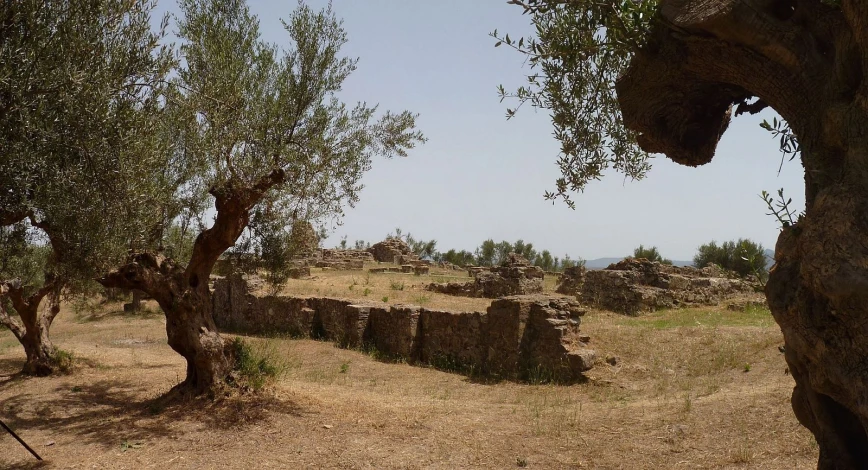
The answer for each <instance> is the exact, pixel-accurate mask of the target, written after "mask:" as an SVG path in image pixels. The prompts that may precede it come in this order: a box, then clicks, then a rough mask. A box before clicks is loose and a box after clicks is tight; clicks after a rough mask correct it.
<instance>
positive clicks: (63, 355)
mask: <svg viewBox="0 0 868 470" xmlns="http://www.w3.org/2000/svg"><path fill="white" fill-rule="evenodd" d="M52 360H53V361H54V365H55V366H56V367H57V371H58V372H60V373H61V374H71V373H72V369H73V366H74V365H75V356H74V355H73V354H72V353H71V352H69V351H65V350H63V349H55V350H54V357H52Z"/></svg>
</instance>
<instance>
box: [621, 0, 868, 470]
mask: <svg viewBox="0 0 868 470" xmlns="http://www.w3.org/2000/svg"><path fill="white" fill-rule="evenodd" d="M660 12H661V13H660V14H661V16H662V18H661V21H660V23H659V24H657V25H656V26H655V27H654V31H653V32H652V34H651V36H650V38H649V43H648V44H647V45H646V46H644V47H643V48H642V49H641V50H639V51H637V53H636V55H635V56H634V58H633V60H632V61H631V64H630V67H629V68H628V70H627V71H626V73H625V74H624V75H623V77H622V78H621V79H620V80H619V82H618V84H617V90H618V99H619V102H620V105H621V109H622V112H623V116H624V123H625V125H626V126H627V127H629V128H630V129H632V130H634V131H636V132H637V135H638V137H637V140H638V142H639V144H640V145H641V146H642V147H643V148H644V149H645V150H646V151H649V152H660V153H665V154H666V155H667V156H668V157H669V158H671V159H673V160H674V161H676V162H678V163H682V164H686V165H691V166H696V165H702V164H705V163H707V162H709V161H711V159H712V158H713V157H714V154H715V151H716V149H717V144H718V141H719V139H720V137H721V136H722V134H723V132H724V131H725V130H726V128H727V126H728V124H729V121H730V118H731V115H732V114H731V109H732V106H733V105H738V104H742V103H744V102H746V100H748V99H750V98H752V97H756V98H758V99H759V100H761V101H762V102H763V103H764V104H767V105H769V106H771V107H772V108H774V109H775V110H776V111H777V112H778V113H779V114H780V115H781V116H782V117H783V118H784V120H785V121H786V122H787V123H788V124H789V125H790V127H791V128H792V130H793V131H794V133H795V135H796V136H797V138H798V140H799V143H800V145H801V161H802V164H803V166H804V168H805V196H806V211H805V215H804V216H802V217H800V218H799V219H798V220H797V221H796V222H795V223H794V224H784V228H783V230H782V232H781V234H780V236H779V239H778V242H777V246H776V249H775V265H774V267H773V268H772V269H771V272H770V275H769V281H768V283H767V285H766V296H767V298H768V301H769V307H770V308H771V311H772V314H773V316H774V318H775V320H776V321H777V323H778V324H779V325H780V327H781V331H782V333H783V335H784V341H785V348H786V349H785V351H786V354H785V358H786V361H787V364H788V366H789V370H790V372H791V373H792V376H793V378H794V379H795V382H796V385H795V388H794V390H793V396H792V406H793V410H794V411H795V414H796V417H797V418H798V420H799V422H801V423H802V425H804V426H805V427H807V428H808V429H809V430H810V431H811V432H812V433H813V434H814V436H815V437H816V439H817V443H818V444H819V449H820V456H819V460H818V464H817V466H818V468H819V469H823V470H827V469H828V470H832V469H835V470H845V469H861V468H868V16H866V15H868V2H865V1H863V0H843V2H842V6H841V7H835V6H831V5H827V4H824V3H822V2H820V1H819V0H788V1H766V0H720V1H714V2H712V1H709V0H663V1H662V2H661V9H660Z"/></svg>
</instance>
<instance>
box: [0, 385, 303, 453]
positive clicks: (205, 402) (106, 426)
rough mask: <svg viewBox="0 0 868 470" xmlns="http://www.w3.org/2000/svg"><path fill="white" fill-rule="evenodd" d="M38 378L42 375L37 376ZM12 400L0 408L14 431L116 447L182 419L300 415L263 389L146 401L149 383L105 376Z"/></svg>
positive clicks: (246, 420) (225, 423)
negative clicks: (206, 396)
mask: <svg viewBox="0 0 868 470" xmlns="http://www.w3.org/2000/svg"><path fill="white" fill-rule="evenodd" d="M34 380H39V379H34ZM21 388H22V389H23V390H24V391H23V393H21V394H19V395H17V396H14V397H11V398H8V399H6V400H5V401H4V403H3V408H2V410H0V419H3V420H4V421H5V422H6V423H7V424H8V425H9V426H10V427H11V428H13V429H15V430H34V429H37V430H43V431H50V432H51V433H52V434H55V435H70V434H71V435H74V436H76V438H78V439H81V440H82V441H84V442H86V443H96V444H101V445H104V446H106V447H115V446H117V445H119V443H120V442H123V441H126V440H129V439H147V438H153V437H160V436H170V435H174V436H176V435H178V433H179V432H181V433H182V432H183V427H179V426H178V424H179V423H184V422H191V423H203V424H205V425H207V426H209V427H211V428H216V429H229V428H231V429H240V428H243V427H245V426H247V425H250V424H254V423H256V422H258V421H261V420H264V419H267V418H268V417H269V416H270V415H272V414H288V415H293V416H301V415H302V413H303V411H302V410H301V408H299V407H298V406H297V405H296V404H295V403H293V402H291V401H286V400H282V399H279V398H277V397H275V396H274V395H272V394H270V393H268V392H263V393H259V394H240V395H239V394H237V393H236V394H235V395H234V396H233V395H229V396H221V397H218V398H216V399H213V400H212V399H208V398H198V397H194V398H190V397H184V396H181V395H179V394H177V393H174V392H169V393H166V394H163V395H161V396H159V397H157V398H153V399H148V400H142V398H141V397H142V396H143V395H146V394H147V393H148V391H149V390H151V389H150V387H143V386H140V385H136V384H134V383H132V382H129V381H113V380H102V381H98V382H93V383H86V384H77V385H72V384H66V385H63V386H58V387H56V388H55V389H54V390H52V391H51V392H50V393H42V394H39V395H34V394H31V393H28V392H27V391H26V387H21Z"/></svg>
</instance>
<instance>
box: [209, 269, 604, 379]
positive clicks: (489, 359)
mask: <svg viewBox="0 0 868 470" xmlns="http://www.w3.org/2000/svg"><path fill="white" fill-rule="evenodd" d="M214 286H215V287H214V297H213V305H214V311H213V314H214V321H215V322H216V323H217V326H218V327H219V328H221V329H224V330H231V331H239V332H250V333H268V334H274V333H288V334H291V335H296V336H303V337H311V338H319V339H324V340H328V341H334V342H335V343H336V344H337V345H339V346H341V347H364V346H367V347H374V348H376V349H377V350H378V351H379V352H380V353H382V354H383V355H384V356H386V357H391V358H402V359H405V360H407V361H409V362H411V363H419V364H431V365H434V366H436V367H439V368H446V369H449V370H457V371H464V372H470V373H478V374H485V375H492V376H497V377H502V378H510V379H523V378H529V377H545V378H550V379H553V380H557V381H570V380H575V379H578V378H579V377H580V375H581V373H582V372H584V371H587V370H589V369H590V368H591V367H593V364H594V357H595V354H594V352H593V351H592V350H590V349H588V348H587V344H586V338H584V339H583V338H582V337H580V336H579V325H580V317H581V316H582V315H584V310H582V309H581V308H580V306H579V304H578V303H577V302H576V301H575V300H572V299H569V298H565V297H558V296H547V295H529V296H512V297H505V298H502V299H498V300H496V301H495V302H493V303H492V305H491V307H489V308H488V311H487V312H448V311H442V310H430V309H426V308H421V307H418V306H413V305H392V306H389V305H386V304H381V303H369V304H360V303H358V302H356V301H351V300H345V299H332V298H320V297H311V298H293V297H285V296H277V297H274V296H267V297H259V296H254V295H252V294H250V292H249V289H248V286H247V283H246V281H245V280H244V278H243V277H242V276H240V275H232V276H229V277H227V278H225V279H219V280H217V281H215V284H214Z"/></svg>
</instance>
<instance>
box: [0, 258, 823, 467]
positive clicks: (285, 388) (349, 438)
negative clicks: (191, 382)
mask: <svg viewBox="0 0 868 470" xmlns="http://www.w3.org/2000/svg"><path fill="white" fill-rule="evenodd" d="M313 271H314V272H313V273H312V274H313V278H312V279H307V280H290V281H289V284H288V285H287V286H286V288H285V293H288V294H308V295H324V296H336V297H347V298H370V299H371V300H377V301H383V300H386V299H384V297H388V300H387V301H388V302H389V303H414V304H420V305H423V306H427V307H432V308H434V307H436V308H448V309H455V310H484V309H485V307H486V306H487V305H488V303H489V302H490V301H489V300H486V299H465V298H459V297H449V296H445V295H440V294H435V293H431V292H427V291H425V290H423V288H422V286H423V284H424V283H425V282H430V281H431V280H432V279H433V280H440V281H445V280H447V278H466V277H467V276H466V274H465V273H464V272H463V271H454V272H445V271H439V270H438V271H436V272H433V273H432V276H430V277H429V276H422V277H420V276H413V275H409V274H407V275H405V274H371V275H368V274H365V273H364V272H358V271H356V272H348V271H329V272H322V271H321V270H319V269H314V270H313ZM553 286H554V280H551V279H549V278H548V277H547V280H546V290H547V291H552V290H553ZM147 309H148V311H147V312H144V313H142V314H137V315H129V314H123V313H121V312H122V308H121V305H120V304H99V303H98V301H96V300H94V302H93V303H92V304H91V305H90V306H87V307H83V306H81V305H79V306H77V307H75V308H74V306H73V305H64V307H63V309H62V311H61V313H60V316H59V318H58V319H57V321H56V322H55V325H54V326H53V328H52V338H53V340H54V342H55V344H56V345H57V346H58V347H60V348H62V349H63V350H66V351H69V352H71V353H73V355H74V357H75V367H74V369H73V371H72V373H71V374H68V375H58V376H53V377H49V378H25V377H20V376H19V375H17V372H18V371H19V370H20V368H21V366H22V364H23V360H24V354H23V351H22V349H21V347H20V345H19V344H18V343H17V341H16V340H15V338H14V337H13V336H12V335H11V334H10V333H9V332H6V331H3V332H0V403H2V407H3V419H4V420H6V423H7V424H8V425H9V426H10V427H12V428H13V429H14V430H16V431H17V432H18V433H19V435H20V436H21V437H22V438H23V439H24V440H26V441H27V442H28V443H29V444H30V445H31V446H33V447H34V449H35V450H36V451H37V452H38V453H40V454H41V455H42V457H43V458H44V459H45V462H44V463H43V464H41V465H40V464H37V462H36V461H35V459H34V458H33V457H32V456H30V455H29V454H28V453H27V451H26V450H24V448H22V447H21V446H20V445H19V444H18V443H17V442H15V441H14V440H13V439H12V437H11V436H8V435H5V434H4V435H3V436H2V437H0V468H43V467H44V468H80V469H84V468H88V469H90V468H112V469H114V468H117V469H121V468H126V469H147V468H157V469H168V468H190V469H194V468H196V469H198V468H233V469H241V468H346V469H364V468H377V469H382V468H443V469H449V468H498V469H503V468H522V467H525V468H538V469H558V468H581V469H593V468H599V469H668V468H673V469H676V468H702V469H705V468H751V469H754V468H755V469H796V468H812V467H813V466H815V465H816V461H817V446H816V444H815V442H814V439H813V437H812V436H811V434H810V433H809V432H808V431H807V430H806V429H805V428H803V427H801V426H799V424H798V423H797V421H796V419H795V417H794V415H793V412H792V410H791V408H790V403H789V397H790V392H791V389H792V387H793V380H792V378H791V377H790V376H789V375H788V374H787V371H786V364H785V362H784V358H783V354H781V352H780V350H779V347H780V346H781V345H782V344H783V341H782V338H781V335H780V332H779V330H778V327H777V326H776V325H775V323H774V321H773V320H772V318H771V315H770V314H769V312H768V311H767V310H764V309H752V310H747V311H743V312H741V311H730V310H727V309H725V308H724V307H719V308H705V309H685V310H669V311H661V312H657V313H654V314H648V315H645V316H641V317H635V318H633V317H626V316H621V315H616V314H613V313H608V312H603V311H594V310H591V311H589V312H588V314H587V315H586V316H585V318H584V320H583V323H582V331H583V333H584V334H587V335H589V336H590V337H591V343H590V344H591V346H592V347H593V348H594V349H595V350H596V351H597V352H598V354H599V361H598V363H597V364H596V366H595V368H594V369H592V370H591V371H590V372H588V373H587V380H586V381H584V382H582V383H578V384H574V385H569V386H563V385H550V384H533V383H515V382H499V383H488V382H486V381H485V380H483V379H479V378H468V377H466V376H462V375H458V374H454V373H449V372H443V371H439V370H435V369H433V368H428V367H416V366H412V365H408V364H403V363H397V364H396V363H385V362H379V361H378V360H376V359H375V358H374V357H373V356H371V355H370V354H366V353H364V352H361V351H354V350H344V349H338V348H336V347H334V346H333V345H332V344H330V343H326V342H318V341H312V340H298V339H287V338H281V337H272V338H253V339H252V340H253V342H254V344H256V345H257V346H258V347H259V348H261V349H262V350H263V351H265V352H266V353H269V354H271V355H272V357H274V358H276V359H278V360H279V361H281V362H282V363H283V364H284V365H285V368H286V372H285V374H283V375H282V376H281V377H280V378H279V379H278V380H277V381H276V382H275V383H273V384H272V385H270V386H268V387H267V388H266V389H265V390H264V391H262V392H260V393H258V394H247V395H240V396H238V395H233V396H229V397H226V398H222V399H218V400H217V401H216V402H210V401H206V400H201V401H194V402H192V403H191V402H182V403H178V402H177V401H172V400H169V399H167V397H165V396H164V395H165V394H166V393H167V392H168V391H169V389H170V388H171V387H172V386H173V385H174V384H176V383H178V382H179V381H181V380H182V378H183V374H184V363H183V359H182V358H181V356H179V355H177V354H175V353H174V352H173V351H172V350H171V349H170V348H169V347H168V346H167V345H166V339H165V337H166V334H165V326H164V323H165V322H164V319H163V316H162V314H161V313H160V312H159V310H158V309H157V307H156V305H155V304H153V303H152V302H148V303H147ZM607 359H610V361H607ZM612 363H614V365H612Z"/></svg>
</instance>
